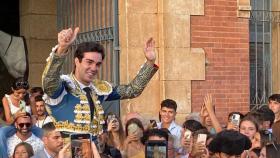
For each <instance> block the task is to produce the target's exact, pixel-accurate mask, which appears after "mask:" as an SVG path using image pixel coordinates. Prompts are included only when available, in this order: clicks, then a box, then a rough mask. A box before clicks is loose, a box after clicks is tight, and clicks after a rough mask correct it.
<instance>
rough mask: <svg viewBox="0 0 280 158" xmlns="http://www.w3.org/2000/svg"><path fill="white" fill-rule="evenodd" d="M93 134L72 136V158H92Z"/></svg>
mask: <svg viewBox="0 0 280 158" xmlns="http://www.w3.org/2000/svg"><path fill="white" fill-rule="evenodd" d="M91 137H92V136H91V134H88V133H87V134H71V135H70V140H71V153H72V158H92V149H91V140H92V138H91Z"/></svg>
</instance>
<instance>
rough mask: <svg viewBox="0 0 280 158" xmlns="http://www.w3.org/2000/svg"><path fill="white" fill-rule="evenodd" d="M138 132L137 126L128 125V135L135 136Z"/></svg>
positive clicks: (133, 124)
mask: <svg viewBox="0 0 280 158" xmlns="http://www.w3.org/2000/svg"><path fill="white" fill-rule="evenodd" d="M137 130H138V126H137V125H136V124H135V123H132V124H130V125H128V127H127V131H128V134H129V135H132V134H135V133H136V132H137Z"/></svg>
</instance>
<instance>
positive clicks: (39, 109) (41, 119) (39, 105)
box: [35, 95, 52, 128]
mask: <svg viewBox="0 0 280 158" xmlns="http://www.w3.org/2000/svg"><path fill="white" fill-rule="evenodd" d="M35 108H36V114H37V120H36V123H35V125H36V126H37V127H40V128H42V127H43V125H44V124H47V123H49V122H52V119H51V117H50V116H48V115H47V112H46V107H45V102H44V100H43V98H42V96H41V95H39V96H36V97H35Z"/></svg>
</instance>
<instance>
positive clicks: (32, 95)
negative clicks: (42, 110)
mask: <svg viewBox="0 0 280 158" xmlns="http://www.w3.org/2000/svg"><path fill="white" fill-rule="evenodd" d="M38 95H41V96H43V95H44V91H43V89H42V87H32V88H31V89H30V96H29V98H30V106H31V110H32V114H34V115H36V114H37V113H36V108H35V97H36V96H38Z"/></svg>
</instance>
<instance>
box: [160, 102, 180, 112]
mask: <svg viewBox="0 0 280 158" xmlns="http://www.w3.org/2000/svg"><path fill="white" fill-rule="evenodd" d="M160 105H161V108H163V107H166V108H169V109H174V111H175V112H176V110H177V103H176V102H175V101H174V100H172V99H165V100H163V101H162V102H161V104H160Z"/></svg>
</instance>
